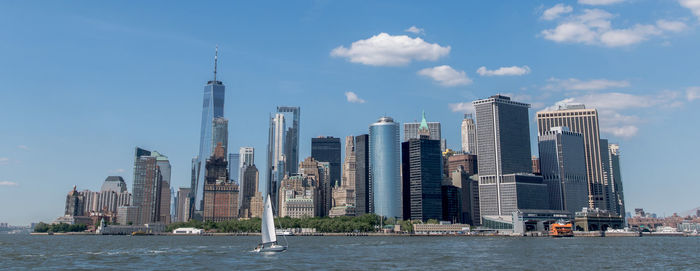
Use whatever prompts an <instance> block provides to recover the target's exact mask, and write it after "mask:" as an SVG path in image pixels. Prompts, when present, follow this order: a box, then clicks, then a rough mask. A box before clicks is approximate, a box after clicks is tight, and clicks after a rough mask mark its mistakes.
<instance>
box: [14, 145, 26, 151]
mask: <svg viewBox="0 0 700 271" xmlns="http://www.w3.org/2000/svg"><path fill="white" fill-rule="evenodd" d="M17 148H18V149H22V150H25V151H28V150H29V147H27V145H17Z"/></svg>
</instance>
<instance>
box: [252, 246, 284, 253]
mask: <svg viewBox="0 0 700 271" xmlns="http://www.w3.org/2000/svg"><path fill="white" fill-rule="evenodd" d="M285 250H287V247H286V246H281V245H272V246H269V247H263V248H258V249H255V252H283V251H285Z"/></svg>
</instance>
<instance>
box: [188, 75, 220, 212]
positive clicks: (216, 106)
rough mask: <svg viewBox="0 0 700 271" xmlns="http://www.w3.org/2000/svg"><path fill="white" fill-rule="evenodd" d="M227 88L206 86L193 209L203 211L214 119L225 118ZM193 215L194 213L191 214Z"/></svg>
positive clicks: (215, 83) (217, 84)
mask: <svg viewBox="0 0 700 271" xmlns="http://www.w3.org/2000/svg"><path fill="white" fill-rule="evenodd" d="M225 91H226V88H225V87H224V84H223V83H221V81H216V80H213V81H209V82H207V85H206V86H204V98H203V103H202V126H201V129H200V131H199V155H197V157H196V158H195V159H196V162H195V163H194V165H193V166H194V167H195V168H194V170H193V174H192V175H193V176H192V196H191V199H190V200H191V201H192V204H191V205H190V206H191V208H196V210H202V205H201V200H202V190H203V189H204V172H205V171H206V170H205V168H204V167H205V166H206V160H207V159H208V158H209V157H210V156H211V154H212V150H213V148H214V145H212V142H214V140H213V139H214V138H213V137H214V127H213V123H214V119H215V118H220V117H223V116H224V98H225ZM191 214H192V212H191Z"/></svg>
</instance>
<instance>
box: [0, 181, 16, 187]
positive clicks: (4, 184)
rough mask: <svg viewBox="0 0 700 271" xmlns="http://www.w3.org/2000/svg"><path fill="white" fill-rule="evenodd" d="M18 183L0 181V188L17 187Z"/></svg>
mask: <svg viewBox="0 0 700 271" xmlns="http://www.w3.org/2000/svg"><path fill="white" fill-rule="evenodd" d="M18 185H19V184H18V183H15V182H9V181H0V186H18Z"/></svg>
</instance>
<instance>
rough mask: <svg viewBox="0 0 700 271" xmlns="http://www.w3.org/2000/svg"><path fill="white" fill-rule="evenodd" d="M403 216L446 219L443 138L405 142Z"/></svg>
mask: <svg viewBox="0 0 700 271" xmlns="http://www.w3.org/2000/svg"><path fill="white" fill-rule="evenodd" d="M401 157H402V159H401V161H402V166H401V169H402V170H403V174H402V178H403V182H402V183H403V189H402V190H403V199H402V200H403V219H405V220H409V219H410V220H421V221H426V220H428V219H437V220H441V219H442V191H441V186H442V154H441V152H440V141H439V140H431V139H428V136H427V135H421V138H420V139H415V138H412V139H409V140H408V141H406V142H403V143H401Z"/></svg>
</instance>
